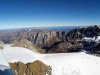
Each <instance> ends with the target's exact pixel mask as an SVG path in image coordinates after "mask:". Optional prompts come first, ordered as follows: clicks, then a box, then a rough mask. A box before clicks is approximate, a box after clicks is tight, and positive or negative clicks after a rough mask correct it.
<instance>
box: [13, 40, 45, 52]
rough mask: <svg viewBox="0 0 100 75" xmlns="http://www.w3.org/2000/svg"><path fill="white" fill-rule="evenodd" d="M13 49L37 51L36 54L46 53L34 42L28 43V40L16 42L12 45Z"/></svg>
mask: <svg viewBox="0 0 100 75" xmlns="http://www.w3.org/2000/svg"><path fill="white" fill-rule="evenodd" d="M12 47H24V48H27V49H30V50H32V51H35V52H40V53H45V50H43V49H42V48H40V47H37V46H36V45H34V44H33V43H32V42H30V41H28V40H27V39H23V40H19V41H14V42H13V43H12Z"/></svg>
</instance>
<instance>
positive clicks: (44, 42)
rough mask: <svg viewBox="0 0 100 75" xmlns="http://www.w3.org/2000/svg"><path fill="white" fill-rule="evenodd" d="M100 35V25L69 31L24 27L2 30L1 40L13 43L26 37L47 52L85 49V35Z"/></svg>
mask: <svg viewBox="0 0 100 75" xmlns="http://www.w3.org/2000/svg"><path fill="white" fill-rule="evenodd" d="M99 35H100V27H99V26H89V27H83V28H76V29H74V30H71V31H69V32H67V31H48V30H34V29H23V30H19V31H15V32H11V31H10V32H0V40H1V41H3V42H5V43H12V42H14V41H20V40H23V39H26V40H28V41H30V42H31V43H32V44H34V45H36V46H38V47H40V48H42V49H44V50H45V51H44V52H46V53H52V52H53V53H59V52H61V53H64V52H78V51H81V49H84V47H83V45H82V44H81V41H82V39H83V38H84V37H94V36H99Z"/></svg>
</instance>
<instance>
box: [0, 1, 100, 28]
mask: <svg viewBox="0 0 100 75" xmlns="http://www.w3.org/2000/svg"><path fill="white" fill-rule="evenodd" d="M95 24H98V25H100V0H0V28H1V29H7V28H21V27H42V26H67V25H95Z"/></svg>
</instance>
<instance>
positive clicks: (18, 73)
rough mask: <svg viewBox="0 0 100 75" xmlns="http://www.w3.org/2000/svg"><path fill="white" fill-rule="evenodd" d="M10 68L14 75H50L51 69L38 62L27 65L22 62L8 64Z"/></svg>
mask: <svg viewBox="0 0 100 75" xmlns="http://www.w3.org/2000/svg"><path fill="white" fill-rule="evenodd" d="M10 66H11V69H12V71H13V73H14V75H46V74H48V75H51V67H50V66H47V65H45V64H44V63H42V62H41V61H39V60H36V61H34V62H33V63H28V64H24V63H22V62H16V63H10Z"/></svg>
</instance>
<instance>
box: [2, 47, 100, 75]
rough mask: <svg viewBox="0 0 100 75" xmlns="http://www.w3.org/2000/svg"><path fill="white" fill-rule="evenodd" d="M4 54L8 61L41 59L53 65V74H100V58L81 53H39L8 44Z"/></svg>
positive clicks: (26, 61) (25, 61) (24, 61)
mask: <svg viewBox="0 0 100 75" xmlns="http://www.w3.org/2000/svg"><path fill="white" fill-rule="evenodd" d="M3 54H4V56H5V57H6V58H7V60H8V62H16V61H21V62H23V63H29V62H33V61H35V60H41V61H42V62H44V63H45V64H48V65H50V66H51V67H52V75H100V58H99V57H96V56H92V55H88V54H85V53H83V52H80V53H59V54H39V53H36V52H32V51H31V50H28V49H25V48H20V47H10V46H8V45H6V46H5V47H4V49H3Z"/></svg>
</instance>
